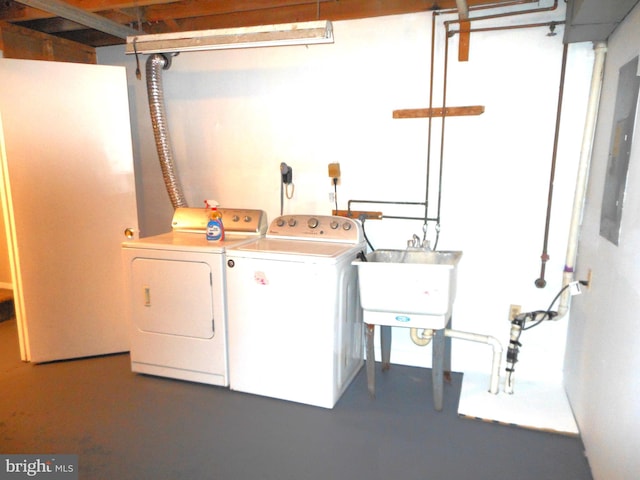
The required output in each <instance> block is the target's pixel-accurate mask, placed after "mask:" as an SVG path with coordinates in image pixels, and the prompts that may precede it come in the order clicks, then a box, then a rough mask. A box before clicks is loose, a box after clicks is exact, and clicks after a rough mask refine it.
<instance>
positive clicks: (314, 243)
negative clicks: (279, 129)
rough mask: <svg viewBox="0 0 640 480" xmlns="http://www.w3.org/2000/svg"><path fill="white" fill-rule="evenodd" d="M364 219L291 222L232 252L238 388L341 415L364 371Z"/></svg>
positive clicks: (232, 352) (233, 376) (232, 363)
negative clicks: (358, 262)
mask: <svg viewBox="0 0 640 480" xmlns="http://www.w3.org/2000/svg"><path fill="white" fill-rule="evenodd" d="M364 250H365V243H364V235H363V231H362V225H361V224H360V222H359V221H357V220H353V219H349V218H343V217H332V216H311V215H288V216H282V217H278V218H277V219H275V220H274V221H272V222H271V224H270V226H269V229H268V230H267V234H266V236H265V237H263V238H260V239H257V240H255V241H253V242H250V243H246V244H243V245H239V246H234V247H233V248H230V249H229V250H228V251H227V302H228V309H229V318H230V319H231V321H230V322H229V332H228V333H229V381H230V384H229V385H230V388H231V389H232V390H237V391H241V392H247V393H252V394H257V395H264V396H268V397H273V398H279V399H283V400H289V401H293V402H298V403H304V404H308V405H315V406H319V407H325V408H333V406H334V405H335V404H336V402H337V401H338V399H339V398H340V396H341V395H342V393H343V392H344V391H345V390H346V388H347V387H348V386H349V384H350V383H351V381H352V380H353V378H354V377H355V375H356V374H357V373H358V371H359V370H360V368H361V367H362V364H363V336H364V335H363V324H362V312H361V309H360V300H359V295H358V282H357V269H356V267H354V266H353V265H351V262H352V261H353V260H354V259H355V258H356V256H357V255H358V253H359V252H363V251H364Z"/></svg>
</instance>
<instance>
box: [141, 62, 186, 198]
mask: <svg viewBox="0 0 640 480" xmlns="http://www.w3.org/2000/svg"><path fill="white" fill-rule="evenodd" d="M169 67H171V60H170V58H169V57H167V56H165V55H161V54H158V53H156V54H153V55H150V56H149V58H148V59H147V96H148V98H149V112H150V113H151V124H152V125H153V136H154V137H155V141H156V149H157V150H158V159H159V160H160V168H161V169H162V176H163V178H164V183H165V186H166V188H167V193H168V194H169V199H170V200H171V205H173V208H174V209H176V208H179V207H187V206H188V205H187V201H186V200H185V198H184V195H183V193H182V188H181V187H180V182H179V181H178V176H177V174H176V169H175V166H174V163H173V155H172V153H171V143H170V141H169V127H168V125H167V120H166V117H167V115H166V113H165V108H164V91H163V88H162V70H168V69H169Z"/></svg>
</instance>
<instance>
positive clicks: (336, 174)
mask: <svg viewBox="0 0 640 480" xmlns="http://www.w3.org/2000/svg"><path fill="white" fill-rule="evenodd" d="M329 177H330V178H340V164H339V163H330V164H329Z"/></svg>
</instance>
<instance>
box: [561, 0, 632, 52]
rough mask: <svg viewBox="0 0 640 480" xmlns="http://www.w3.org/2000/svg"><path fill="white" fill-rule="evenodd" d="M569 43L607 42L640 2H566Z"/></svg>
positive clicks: (621, 0) (565, 37)
mask: <svg viewBox="0 0 640 480" xmlns="http://www.w3.org/2000/svg"><path fill="white" fill-rule="evenodd" d="M566 1H567V25H566V28H565V35H564V41H565V42H567V43H574V42H587V41H601V40H606V39H607V38H608V37H609V35H611V33H612V32H613V31H614V30H615V29H616V27H617V26H618V24H619V23H620V22H621V21H622V20H623V19H624V17H626V16H627V14H628V13H629V12H630V11H631V10H632V9H633V7H634V6H635V5H636V4H637V3H638V2H639V1H640V0H566Z"/></svg>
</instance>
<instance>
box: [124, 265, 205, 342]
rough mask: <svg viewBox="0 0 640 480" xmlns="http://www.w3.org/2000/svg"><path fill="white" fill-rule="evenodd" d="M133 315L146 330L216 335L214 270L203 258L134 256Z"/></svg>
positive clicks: (144, 330)
mask: <svg viewBox="0 0 640 480" xmlns="http://www.w3.org/2000/svg"><path fill="white" fill-rule="evenodd" d="M131 275H132V278H131V280H132V285H131V286H132V292H131V294H132V295H133V298H132V314H133V323H134V325H135V327H136V328H138V329H139V330H140V331H143V332H150V333H161V334H167V335H179V336H184V337H195V338H212V337H213V334H214V330H215V326H214V315H213V293H212V288H211V284H212V272H211V267H210V265H209V264H207V263H204V262H199V261H184V260H167V259H158V258H144V257H138V258H134V259H133V261H132V263H131Z"/></svg>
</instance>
